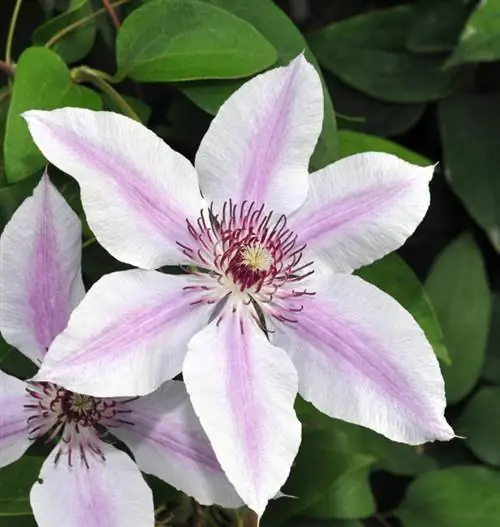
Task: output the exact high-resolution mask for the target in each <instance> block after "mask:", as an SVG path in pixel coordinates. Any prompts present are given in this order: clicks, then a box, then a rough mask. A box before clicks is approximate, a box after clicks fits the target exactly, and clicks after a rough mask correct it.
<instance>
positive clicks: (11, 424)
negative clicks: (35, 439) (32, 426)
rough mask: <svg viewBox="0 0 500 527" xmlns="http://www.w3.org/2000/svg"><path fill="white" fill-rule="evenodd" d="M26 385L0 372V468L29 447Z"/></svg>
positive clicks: (17, 457) (15, 458) (18, 456)
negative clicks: (25, 406)
mask: <svg viewBox="0 0 500 527" xmlns="http://www.w3.org/2000/svg"><path fill="white" fill-rule="evenodd" d="M28 402H29V395H28V394H27V392H26V384H25V383H24V382H23V381H20V380H19V379H16V378H15V377H11V376H10V375H7V374H6V373H4V372H3V371H0V467H5V466H6V465H9V464H10V463H13V462H14V461H16V460H17V459H19V458H20V457H21V456H22V455H23V454H24V453H25V452H26V450H27V449H28V447H29V446H30V445H31V440H30V439H29V438H28V421H27V415H26V409H25V408H24V405H25V404H27V403H28Z"/></svg>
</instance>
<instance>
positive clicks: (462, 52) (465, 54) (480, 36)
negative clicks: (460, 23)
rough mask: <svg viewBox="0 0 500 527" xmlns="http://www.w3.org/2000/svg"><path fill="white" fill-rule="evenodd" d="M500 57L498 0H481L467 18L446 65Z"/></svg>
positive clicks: (499, 9)
mask: <svg viewBox="0 0 500 527" xmlns="http://www.w3.org/2000/svg"><path fill="white" fill-rule="evenodd" d="M499 59H500V0H482V1H480V2H478V3H477V6H476V8H475V10H474V11H473V13H472V15H471V16H470V17H469V19H468V20H467V23H466V24H465V28H464V30H463V31H462V34H461V35H460V41H459V42H458V46H457V47H456V48H455V51H454V52H453V54H452V56H451V57H450V59H449V60H448V63H447V65H448V66H451V65H456V64H461V63H464V62H487V61H494V60H499Z"/></svg>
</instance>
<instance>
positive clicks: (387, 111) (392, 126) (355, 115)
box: [323, 71, 425, 137]
mask: <svg viewBox="0 0 500 527" xmlns="http://www.w3.org/2000/svg"><path fill="white" fill-rule="evenodd" d="M323 75H324V78H325V82H326V85H327V86H328V91H329V92H330V97H331V98H332V101H333V106H334V107H335V110H336V111H337V122H338V126H339V128H347V129H349V130H355V131H358V132H365V133H367V134H374V135H379V136H382V137H391V136H393V135H400V134H402V133H404V132H406V131H407V130H409V129H410V128H413V127H414V126H415V124H416V123H417V122H418V121H419V120H420V118H421V117H422V114H423V113H424V110H425V104H424V103H415V104H398V103H392V102H387V101H380V100H379V99H374V98H373V97H370V96H369V95H366V94H365V93H363V92H361V91H359V90H356V89H355V88H352V87H351V86H349V85H348V84H346V83H345V82H342V81H341V80H340V79H339V78H338V77H336V76H335V75H334V74H333V73H331V72H329V71H325V72H324V74H323Z"/></svg>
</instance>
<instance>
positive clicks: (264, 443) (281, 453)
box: [183, 306, 300, 515]
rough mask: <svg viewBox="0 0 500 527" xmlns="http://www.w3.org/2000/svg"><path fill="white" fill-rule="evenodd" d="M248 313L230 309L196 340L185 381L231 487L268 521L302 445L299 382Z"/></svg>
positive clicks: (285, 357) (280, 351)
mask: <svg viewBox="0 0 500 527" xmlns="http://www.w3.org/2000/svg"><path fill="white" fill-rule="evenodd" d="M240 309H241V312H240ZM246 309H247V308H246V307H245V306H242V307H241V308H236V309H235V310H234V311H233V310H232V308H231V307H230V306H227V307H226V308H225V311H224V312H223V314H222V319H221V320H219V321H214V322H212V323H211V324H210V326H208V327H207V328H205V329H204V330H202V331H201V332H200V333H198V334H197V335H195V336H194V337H193V338H192V339H191V341H190V342H189V351H188V354H187V356H186V360H185V361H184V367H183V376H184V381H185V382H186V387H187V390H188V392H189V394H190V397H191V401H192V403H193V407H194V409H195V412H196V414H197V415H198V417H199V418H200V420H201V424H202V426H203V428H204V429H205V432H206V433H207V435H208V437H209V439H210V442H211V444H212V446H213V448H214V450H215V454H216V456H217V458H218V460H219V462H220V464H221V466H222V468H223V470H224V471H225V473H226V475H227V477H228V478H229V481H230V482H231V483H232V484H233V485H234V487H235V489H236V491H237V492H238V494H239V495H240V496H241V498H242V499H243V501H244V502H245V503H246V504H247V505H248V506H249V507H250V508H252V509H253V510H254V511H255V512H257V514H259V515H261V514H262V513H263V512H264V509H265V508H266V505H267V502H268V501H269V500H270V499H272V498H273V497H274V496H275V495H276V494H277V493H278V491H279V490H280V488H281V486H282V485H283V484H284V483H285V481H286V479H287V477H288V474H289V471H290V467H291V464H292V462H293V459H294V458H295V455H296V453H297V450H298V447H299V444H300V423H299V421H298V420H297V418H296V416H295V412H294V409H293V401H294V399H295V395H296V389H297V376H296V372H295V369H294V368H293V365H292V363H291V362H290V360H289V359H288V357H287V356H286V354H285V353H284V352H283V350H281V349H279V348H276V347H274V346H272V345H271V344H269V342H268V340H267V339H266V337H265V335H264V334H263V333H262V331H261V330H260V328H259V327H258V326H257V324H256V323H255V322H254V321H253V320H252V319H251V315H250V314H249V313H248V312H247V311H246Z"/></svg>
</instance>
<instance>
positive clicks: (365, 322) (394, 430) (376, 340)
mask: <svg viewBox="0 0 500 527" xmlns="http://www.w3.org/2000/svg"><path fill="white" fill-rule="evenodd" d="M323 278H326V275H324V277H323ZM311 282H313V281H311ZM313 284H314V286H315V287H314V290H315V291H316V295H315V296H312V297H305V298H304V297H301V298H298V299H296V300H295V301H294V302H290V301H289V302H288V303H287V304H286V305H285V304H283V305H282V308H285V307H288V308H290V307H292V308H294V309H300V306H303V309H302V311H301V312H300V313H297V312H295V313H294V315H295V319H296V322H295V323H291V324H287V325H283V324H281V323H275V324H276V327H275V328H273V329H274V330H275V331H274V332H272V333H271V341H272V342H273V343H274V344H276V345H277V346H280V347H282V348H283V349H286V350H287V351H288V352H289V354H290V355H291V358H292V360H293V362H294V364H295V366H296V368H297V371H298V372H299V393H300V394H301V395H302V397H304V399H306V400H307V401H311V402H312V403H313V404H314V405H315V406H316V407H317V408H318V409H319V410H321V411H322V412H324V413H325V414H327V415H329V416H331V417H335V418H338V419H342V420H344V421H349V422H351V423H356V424H359V425H362V426H365V427H368V428H371V429H373V430H375V431H376V432H379V433H381V434H383V435H385V436H387V437H388V438H389V439H392V440H393V441H399V442H403V443H408V444H412V445H416V444H420V443H425V442H427V441H433V440H436V439H439V440H449V439H451V438H453V437H454V433H453V430H452V429H451V427H450V426H449V425H448V423H447V422H446V420H445V418H444V408H445V405H446V401H445V393H444V382H443V378H442V376H441V372H440V370H439V364H438V362H437V359H436V357H435V356H434V352H433V350H432V348H431V346H430V344H429V343H428V342H427V339H426V337H425V335H424V333H423V331H422V330H421V329H420V327H419V326H418V324H417V323H416V322H415V320H414V319H413V317H412V316H411V315H410V314H409V313H408V312H407V311H406V310H405V309H404V308H403V307H402V306H400V305H399V304H398V303H397V302H396V301H395V300H394V299H393V298H392V297H390V296H389V295H387V294H385V293H384V292H382V291H380V290H379V289H377V288H376V287H374V286H373V285H371V284H369V283H367V282H365V281H363V280H362V279H361V278H359V277H357V276H353V275H348V274H331V275H330V277H329V279H328V280H325V281H322V282H321V281H316V283H313ZM294 304H295V305H294Z"/></svg>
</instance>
